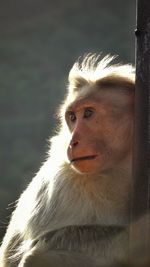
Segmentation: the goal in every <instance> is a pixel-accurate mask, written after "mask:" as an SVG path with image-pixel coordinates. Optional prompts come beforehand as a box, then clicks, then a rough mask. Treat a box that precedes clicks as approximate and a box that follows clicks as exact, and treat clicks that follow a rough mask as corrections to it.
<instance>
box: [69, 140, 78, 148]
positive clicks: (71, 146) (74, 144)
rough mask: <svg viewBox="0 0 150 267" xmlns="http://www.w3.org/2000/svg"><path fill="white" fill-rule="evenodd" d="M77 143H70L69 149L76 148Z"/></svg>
mask: <svg viewBox="0 0 150 267" xmlns="http://www.w3.org/2000/svg"><path fill="white" fill-rule="evenodd" d="M78 143H79V142H78V141H73V142H71V144H70V148H73V147H75V146H77V145H78Z"/></svg>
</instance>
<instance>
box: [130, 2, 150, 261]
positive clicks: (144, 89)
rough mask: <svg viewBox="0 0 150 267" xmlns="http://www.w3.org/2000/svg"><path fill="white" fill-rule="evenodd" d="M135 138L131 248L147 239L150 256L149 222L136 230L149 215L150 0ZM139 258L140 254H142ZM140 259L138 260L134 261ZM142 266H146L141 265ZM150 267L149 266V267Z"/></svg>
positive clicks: (143, 23)
mask: <svg viewBox="0 0 150 267" xmlns="http://www.w3.org/2000/svg"><path fill="white" fill-rule="evenodd" d="M135 34H136V39H137V42H136V90H135V138H134V149H133V154H134V156H133V188H132V193H133V196H132V214H131V233H130V234H131V235H130V242H131V244H130V246H131V249H132V247H133V246H134V244H135V242H140V240H142V241H143V240H144V242H143V243H144V244H143V248H142V250H144V251H145V253H147V255H149V254H150V247H149V243H150V241H149V240H150V225H149V224H150V222H149V218H148V217H146V216H145V220H144V222H143V223H142V224H139V226H136V227H137V228H136V239H137V240H133V239H135V229H134V227H133V229H132V225H134V222H135V221H136V220H138V218H139V217H142V216H144V214H146V213H149V212H150V0H137V30H136V32H135ZM139 257H140V255H139ZM136 260H137V261H138V259H135V261H136ZM141 266H143V265H141ZM149 266H150V265H149Z"/></svg>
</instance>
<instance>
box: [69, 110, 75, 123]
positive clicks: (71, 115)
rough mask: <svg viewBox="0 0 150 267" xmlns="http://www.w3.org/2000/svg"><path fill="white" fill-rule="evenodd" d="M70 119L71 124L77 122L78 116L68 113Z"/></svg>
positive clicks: (71, 112)
mask: <svg viewBox="0 0 150 267" xmlns="http://www.w3.org/2000/svg"><path fill="white" fill-rule="evenodd" d="M68 118H69V120H70V121H71V122H74V121H75V120H76V115H75V113H74V112H73V111H70V112H68Z"/></svg>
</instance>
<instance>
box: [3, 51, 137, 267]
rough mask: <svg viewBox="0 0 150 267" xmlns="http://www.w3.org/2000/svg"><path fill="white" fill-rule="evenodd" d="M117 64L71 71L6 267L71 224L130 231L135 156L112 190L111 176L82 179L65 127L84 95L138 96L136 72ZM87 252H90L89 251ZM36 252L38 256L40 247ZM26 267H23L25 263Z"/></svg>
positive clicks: (12, 228) (93, 62)
mask: <svg viewBox="0 0 150 267" xmlns="http://www.w3.org/2000/svg"><path fill="white" fill-rule="evenodd" d="M112 60H113V57H111V56H106V57H105V58H103V59H101V60H100V56H96V55H93V54H89V55H87V56H86V57H85V58H84V59H83V61H81V60H79V61H78V62H76V63H75V64H74V66H73V68H72V69H71V71H70V73H69V85H68V89H67V96H66V98H65V100H64V102H63V104H62V105H61V107H60V113H59V117H60V120H61V122H60V130H59V132H58V133H57V134H56V136H54V137H52V139H51V148H50V151H49V156H48V158H47V160H46V162H45V163H44V164H43V166H42V167H41V169H40V170H39V172H38V173H37V175H36V176H35V178H34V179H33V180H32V182H31V183H30V184H29V186H28V187H27V189H26V190H25V191H24V192H23V194H22V195H21V197H20V199H19V201H18V203H17V207H16V209H15V211H14V213H13V215H12V218H11V221H10V224H9V226H8V229H7V232H6V235H5V237H4V240H3V243H2V247H1V254H0V266H1V267H8V266H9V267H11V266H13V267H14V266H18V263H19V262H20V260H21V259H23V256H24V255H26V253H27V254H28V253H31V248H32V247H33V244H34V241H35V240H38V239H40V238H41V237H42V236H43V235H45V234H47V233H49V232H51V231H55V230H59V229H61V228H63V227H67V226H71V225H121V226H122V225H123V226H124V225H126V224H127V223H128V222H127V214H128V210H127V202H128V200H129V194H128V191H129V186H130V179H131V164H132V161H131V155H130V159H129V161H128V163H129V164H126V162H125V163H124V165H122V166H121V168H120V169H118V170H117V171H114V173H112V174H111V180H110V184H109V187H107V190H106V181H107V180H108V177H107V175H103V177H102V175H101V174H99V175H98V176H97V177H92V178H91V177H89V175H88V174H86V175H84V174H79V173H77V172H76V171H74V170H73V169H72V168H71V165H70V163H69V161H68V159H67V155H66V148H67V146H68V142H69V141H68V140H69V139H70V132H69V130H68V128H67V125H66V123H65V119H64V112H65V110H66V107H67V106H68V105H69V103H71V102H73V101H74V100H75V99H76V98H78V97H79V96H80V95H81V94H82V95H86V94H88V92H89V91H91V90H98V88H99V87H101V86H103V87H105V86H106V87H107V85H108V84H109V85H110V86H113V87H114V88H115V87H116V90H117V88H118V87H120V86H122V87H123V89H125V90H132V91H134V68H133V67H132V66H131V65H119V64H118V65H112V64H111V61H112ZM80 61H81V63H80ZM109 179H110V177H109ZM112 181H113V182H112ZM107 182H108V181H107ZM116 192H117V194H116ZM60 232H61V230H60ZM49 242H50V241H49ZM117 242H118V241H117ZM40 246H41V248H42V242H41V245H40V243H38V245H37V251H38V250H40ZM60 246H61V245H60ZM68 246H70V247H68V249H70V248H71V247H72V245H71V244H70V245H68ZM92 246H94V247H92ZM101 246H102V245H101ZM85 247H86V245H85ZM41 250H42V249H41ZM44 250H46V248H44ZM79 250H80V248H79ZM82 250H83V251H84V249H83V248H82V249H81V251H82ZM102 250H103V251H102ZM34 251H35V254H36V245H35V249H34ZM53 253H54V252H53ZM88 253H89V255H90V254H93V255H94V256H95V257H98V255H99V254H100V255H101V257H102V262H104V258H105V257H104V254H105V253H106V254H107V252H106V251H105V248H103V246H102V248H101V251H100V249H99V248H96V246H95V245H92V244H91V249H90V248H88ZM111 253H112V249H111ZM111 253H110V252H109V254H110V258H113V257H116V255H115V256H112V255H111ZM121 253H122V252H121ZM121 253H120V254H121ZM37 254H38V253H37ZM112 254H113V253H112ZM85 255H86V253H85ZM121 255H122V254H121ZM106 258H107V257H106ZM108 258H109V257H108ZM107 260H109V259H107ZM107 260H106V261H107ZM22 262H23V260H22ZM20 266H23V263H22V265H20ZM55 266H57V262H56V264H55ZM58 266H61V265H59V264H58ZM67 266H71V265H67ZM76 266H83V265H82V264H81V265H79V262H78V263H77V265H76ZM94 266H96V263H95V265H94ZM33 267H34V266H33Z"/></svg>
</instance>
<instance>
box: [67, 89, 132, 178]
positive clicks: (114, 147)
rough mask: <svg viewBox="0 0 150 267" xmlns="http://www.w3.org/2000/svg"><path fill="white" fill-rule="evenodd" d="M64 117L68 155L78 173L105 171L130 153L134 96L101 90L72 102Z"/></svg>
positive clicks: (122, 91)
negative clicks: (66, 126)
mask: <svg viewBox="0 0 150 267" xmlns="http://www.w3.org/2000/svg"><path fill="white" fill-rule="evenodd" d="M65 118H66V122H67V125H68V127H69V130H70V132H71V140H70V143H69V146H68V149H67V155H68V159H69V161H70V163H71V165H72V167H73V168H75V169H76V170H77V171H79V172H81V173H97V172H104V171H107V170H110V169H113V168H114V167H115V166H117V165H118V164H119V163H120V162H121V161H122V160H124V159H125V158H127V157H128V155H129V153H131V144H132V132H133V131H132V128H133V127H132V124H133V94H132V96H131V94H129V93H127V92H125V91H124V90H119V89H118V90H115V89H112V88H111V89H105V90H102V89H101V90H99V92H95V93H92V94H91V95H90V96H86V97H80V98H78V99H76V100H75V101H74V102H73V103H71V105H69V107H68V108H67V110H66V114H65Z"/></svg>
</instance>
